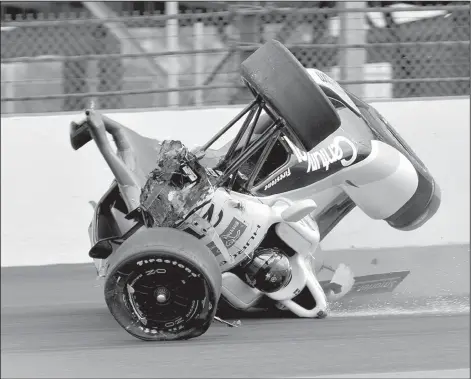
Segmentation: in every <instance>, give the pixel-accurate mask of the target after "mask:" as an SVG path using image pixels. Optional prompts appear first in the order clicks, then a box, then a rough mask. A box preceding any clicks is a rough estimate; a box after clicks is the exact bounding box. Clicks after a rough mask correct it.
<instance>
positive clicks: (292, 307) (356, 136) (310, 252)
mask: <svg viewBox="0 0 471 379" xmlns="http://www.w3.org/2000/svg"><path fill="white" fill-rule="evenodd" d="M241 75H242V79H243V81H244V83H245V84H246V85H247V87H248V88H249V89H250V91H251V92H252V93H253V95H254V100H253V101H252V102H251V103H250V104H249V105H248V106H247V107H245V108H244V109H243V110H242V111H241V112H240V113H239V114H238V115H237V116H236V117H235V118H234V119H233V120H232V121H231V122H229V124H227V125H226V126H225V127H224V128H222V129H221V130H220V132H218V133H217V134H216V135H215V136H214V137H213V138H211V140H210V141H208V142H207V143H206V144H205V145H204V146H201V147H199V148H197V149H194V150H193V151H190V150H189V149H188V148H187V147H186V146H184V145H183V144H182V143H181V142H179V141H158V140H155V139H150V138H146V137H143V136H140V135H139V134H137V133H135V132H134V131H132V130H130V129H128V128H126V127H125V126H123V125H120V124H119V123H117V122H116V121H114V120H112V119H110V118H108V117H106V116H103V115H101V114H99V113H98V112H97V111H95V110H93V109H88V110H86V111H85V117H84V119H83V120H82V121H81V122H78V123H75V122H73V123H72V124H71V131H70V139H71V144H72V147H73V148H74V149H76V150H77V149H79V148H81V147H82V146H84V145H85V144H86V143H88V142H89V141H91V140H94V141H95V143H96V145H97V147H98V149H99V150H100V152H101V154H102V155H103V157H104V159H105V160H106V162H107V164H108V166H109V168H110V169H111V171H112V173H113V175H114V177H115V180H114V181H113V183H112V185H111V187H110V188H109V189H108V191H106V193H105V194H104V195H103V196H102V198H101V200H100V201H99V202H98V204H97V205H96V207H95V211H94V217H93V219H92V222H91V224H90V227H89V237H90V241H91V245H92V248H91V250H90V252H89V255H90V257H91V258H93V259H94V262H95V265H96V268H97V271H98V275H99V276H100V277H103V278H104V280H105V282H104V295H105V299H106V303H107V305H108V308H109V310H110V312H111V314H112V315H113V316H114V317H115V319H116V321H117V322H118V323H119V324H120V325H121V326H122V327H123V328H124V330H126V331H127V332H129V333H130V334H131V335H133V336H135V337H137V338H140V339H143V340H151V341H162V340H178V339H189V338H194V337H197V336H200V335H202V334H203V333H205V332H206V331H207V330H208V328H209V326H210V325H211V323H212V321H213V320H214V319H215V317H216V312H217V311H218V309H221V308H222V307H231V308H234V309H237V310H242V311H251V310H254V309H269V308H271V309H274V310H277V311H279V312H290V313H291V314H294V315H296V316H299V317H309V318H324V317H326V315H327V313H328V303H329V301H331V300H334V299H337V298H339V297H341V296H343V295H344V294H345V293H348V291H349V290H350V289H351V288H352V286H353V284H354V283H353V276H352V275H351V272H349V271H348V268H345V267H339V269H338V270H337V271H336V273H335V274H334V278H333V279H332V281H331V282H330V283H328V284H327V285H323V286H321V285H320V283H319V281H318V279H317V278H316V271H315V269H314V264H313V260H314V257H315V253H316V249H317V248H318V247H319V243H320V241H322V239H323V238H324V237H325V236H326V235H327V234H328V233H329V232H330V231H331V230H332V229H333V228H334V227H335V226H336V225H337V224H338V222H339V221H340V220H341V219H342V218H343V217H345V216H346V215H347V214H348V213H349V212H350V211H351V210H352V209H353V208H354V207H356V206H358V207H359V208H360V209H361V210H362V211H363V212H364V213H366V214H367V215H368V216H369V217H371V218H372V219H375V220H383V221H384V222H387V223H388V224H389V225H390V226H391V227H393V228H396V229H400V230H413V229H416V228H418V227H420V226H421V225H423V224H424V223H425V222H426V221H427V220H429V219H430V218H431V217H432V216H433V214H434V213H435V212H436V211H437V209H438V207H439V204H440V191H439V187H438V186H437V184H436V183H435V181H434V179H433V177H432V176H431V175H430V173H429V172H428V170H427V169H426V167H425V165H424V164H423V163H422V161H421V160H420V159H419V158H418V157H417V155H416V154H415V153H414V152H413V151H412V149H411V148H410V147H409V146H408V145H407V144H406V143H405V141H404V140H403V139H402V138H401V137H400V136H399V135H398V133H397V132H396V131H395V130H394V129H393V127H392V126H391V125H390V124H389V123H388V122H387V121H386V120H385V119H384V118H383V117H382V116H381V115H380V114H379V113H378V112H377V111H376V110H375V109H374V108H373V107H371V106H370V105H368V104H366V103H365V102H363V101H361V100H360V99H358V98H357V97H355V96H354V95H352V94H350V93H348V92H347V91H345V90H344V89H343V88H342V87H341V86H340V85H339V84H338V83H337V82H335V81H334V80H333V79H331V78H330V77H329V76H327V75H326V74H324V73H323V72H321V71H319V70H306V69H305V68H304V67H303V66H302V65H301V64H300V63H299V62H298V61H297V60H296V58H295V57H294V56H293V55H292V54H291V53H290V52H289V50H288V49H286V48H285V47H284V46H283V45H282V44H281V43H279V42H277V41H269V42H267V43H266V44H264V45H263V46H261V47H260V48H259V49H258V50H257V51H255V52H254V53H253V54H252V55H251V56H250V57H249V58H248V59H247V60H245V61H244V62H243V63H242V65H241ZM244 117H245V118H244ZM238 123H239V124H238ZM236 124H238V125H240V124H241V125H240V127H239V130H238V132H237V135H236V137H235V138H234V139H232V140H231V141H230V142H229V143H228V144H226V145H225V146H224V147H222V148H220V149H217V150H216V149H213V150H212V149H210V148H211V146H212V145H213V144H214V143H215V142H216V141H217V140H218V139H219V138H221V136H223V135H224V134H225V133H226V132H227V131H228V130H229V129H230V128H232V127H234V126H235V125H236ZM107 133H109V134H111V135H112V137H113V138H114V142H115V145H116V149H113V148H112V145H111V144H110V142H109V141H108V136H107ZM335 278H340V280H335Z"/></svg>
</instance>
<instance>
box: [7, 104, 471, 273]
mask: <svg viewBox="0 0 471 379" xmlns="http://www.w3.org/2000/svg"><path fill="white" fill-rule="evenodd" d="M376 106H377V108H378V110H379V111H380V112H381V113H383V114H384V116H385V117H386V118H388V119H389V120H390V121H391V123H392V124H393V125H394V126H395V127H396V129H397V130H398V131H399V132H400V133H401V135H403V137H404V138H405V139H406V141H407V142H408V143H409V144H410V145H411V146H412V148H413V149H415V150H416V152H417V153H418V155H419V156H420V157H421V158H422V160H423V161H424V162H425V164H426V165H427V166H428V167H429V169H430V171H431V172H432V174H433V175H434V176H435V178H436V179H437V181H438V182H439V184H440V186H441V189H442V206H441V208H440V210H439V211H438V213H437V214H436V215H435V217H434V218H433V219H432V220H431V221H430V222H429V223H428V224H426V225H425V226H424V227H423V228H421V229H419V230H417V231H412V232H399V231H396V230H393V229H392V228H390V227H388V226H387V225H386V224H385V223H384V222H378V221H373V220H370V219H368V218H367V217H366V216H364V215H363V214H362V213H361V212H360V211H358V210H355V211H354V212H352V214H351V215H349V216H348V217H347V218H346V219H345V220H344V221H343V222H342V223H341V224H340V225H339V226H338V227H337V229H335V230H334V231H333V232H332V234H331V235H329V236H328V237H327V239H326V240H325V242H324V245H323V247H324V248H325V249H341V248H348V247H350V246H356V247H383V246H408V245H434V244H447V243H463V242H468V243H469V234H468V233H469V100H467V99H455V100H430V101H422V100H418V101H408V102H404V101H400V102H396V103H394V102H379V103H377V104H376ZM238 111H239V109H238V108H227V109H206V110H185V111H158V112H139V113H134V114H133V113H116V114H112V115H109V116H111V117H113V118H115V119H116V120H118V121H119V122H122V123H124V124H126V125H128V126H129V127H131V128H133V129H134V130H136V131H138V132H139V133H141V134H143V135H146V136H151V137H155V138H159V139H165V138H170V137H172V138H173V139H180V140H182V141H183V142H184V143H186V144H188V145H190V146H192V145H197V144H202V143H204V142H205V141H206V140H207V139H208V137H209V136H210V135H212V134H214V133H215V132H216V131H217V130H218V129H219V128H221V127H222V126H223V125H224V124H225V123H226V122H228V121H229V120H230V119H231V118H232V117H233V116H234V115H235V114H237V113H238ZM74 118H77V117H76V116H75V115H70V114H65V115H46V116H38V117H34V116H32V117H5V118H3V117H2V126H1V133H2V160H1V168H2V172H1V191H2V207H1V208H2V209H1V216H2V234H1V237H2V239H1V245H2V266H12V265H23V264H30V265H35V264H50V263H79V262H88V261H89V258H88V255H87V253H88V250H89V245H88V237H87V227H88V224H89V222H90V219H91V215H92V208H91V206H89V205H88V204H87V203H88V201H90V200H95V201H96V200H98V198H99V197H100V195H101V194H102V193H103V191H105V189H106V188H107V187H108V186H109V184H110V182H111V179H112V177H111V173H110V172H109V170H108V169H107V167H106V165H105V163H104V161H103V159H102V158H101V157H100V156H99V154H98V151H97V149H96V147H95V146H94V145H93V144H89V145H88V146H85V147H84V148H82V149H81V150H79V151H77V152H76V151H73V150H72V148H71V147H70V144H69V136H68V126H69V123H70V120H72V119H74Z"/></svg>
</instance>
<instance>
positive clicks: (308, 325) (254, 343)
mask: <svg viewBox="0 0 471 379" xmlns="http://www.w3.org/2000/svg"><path fill="white" fill-rule="evenodd" d="M1 274H2V277H1V282H2V288H1V295H2V298H1V301H2V311H1V316H2V319H1V326H2V334H1V358H2V362H1V375H2V377H36V378H39V377H47V378H55V377H62V378H65V377H75V378H77V377H95V378H96V377H113V378H117V377H141V378H143V377H153V378H156V377H166V378H170V377H206V378H209V377H219V378H221V377H223V378H225V377H259V378H260V377H324V376H326V377H337V376H340V375H344V377H380V376H381V375H382V377H455V378H457V377H468V378H469V313H467V312H463V313H459V312H458V313H453V312H449V313H436V314H421V313H418V314H414V313H413V312H411V314H397V315H394V316H391V315H382V314H377V315H374V313H373V314H370V315H364V316H360V315H357V316H352V315H348V316H345V315H343V314H342V313H337V314H334V315H333V317H330V318H327V319H325V320H301V319H242V327H240V328H228V327H226V326H224V325H222V324H219V323H214V324H213V325H212V326H211V328H210V329H209V331H208V332H207V333H206V334H205V335H203V336H202V337H199V338H197V339H193V340H190V341H185V342H173V343H149V342H142V341H139V340H136V339H134V338H133V337H131V336H130V335H129V334H127V333H126V332H124V331H123V330H122V329H121V328H120V327H119V326H118V324H117V323H116V322H115V321H114V319H113V318H112V316H111V315H110V314H109V312H108V309H107V308H106V305H105V303H104V300H103V292H102V288H101V287H99V286H98V282H97V281H95V273H94V270H93V268H92V267H91V266H90V265H60V266H55V267H54V266H50V267H36V268H33V267H23V268H2V271H1ZM467 301H468V302H469V299H468V300H467ZM468 310H469V308H468ZM448 370H449V371H448ZM381 373H386V374H381ZM354 374H356V376H354ZM359 374H361V375H359Z"/></svg>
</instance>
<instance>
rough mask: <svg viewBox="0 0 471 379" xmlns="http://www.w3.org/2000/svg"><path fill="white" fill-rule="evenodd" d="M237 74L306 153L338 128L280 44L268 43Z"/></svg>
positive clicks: (334, 114)
mask: <svg viewBox="0 0 471 379" xmlns="http://www.w3.org/2000/svg"><path fill="white" fill-rule="evenodd" d="M241 75H242V78H243V80H244V81H245V82H246V84H247V85H248V87H249V89H250V90H251V91H252V92H253V93H254V95H259V96H261V97H262V98H263V100H264V101H265V102H266V103H267V105H268V107H269V108H271V110H272V111H274V112H275V113H276V114H277V116H278V117H281V118H283V119H284V120H285V121H286V123H287V124H288V127H289V129H290V131H291V132H292V133H293V134H294V137H296V138H297V139H298V141H299V143H301V145H302V146H301V147H303V148H304V149H305V150H306V151H310V150H312V149H313V148H314V147H316V146H317V145H318V144H319V143H320V142H321V141H323V140H324V139H325V138H327V137H328V136H329V135H331V134H332V133H333V132H335V131H336V130H337V129H338V128H339V127H340V118H339V115H338V114H337V112H336V110H335V108H334V106H333V105H332V103H331V102H330V101H329V99H328V98H327V96H326V95H325V94H324V92H323V91H322V89H321V88H320V87H319V85H318V84H317V83H316V82H314V80H313V79H312V78H311V77H310V75H309V74H308V72H307V71H306V69H305V68H304V67H303V66H302V65H301V63H300V62H299V61H298V60H297V59H296V57H295V56H294V55H293V54H292V53H291V52H290V51H289V50H288V49H287V48H286V47H285V46H283V45H282V44H281V43H280V42H278V41H276V40H271V41H269V42H267V43H265V44H264V45H263V46H261V47H260V48H259V49H258V50H256V51H255V52H254V53H253V54H252V55H250V56H249V57H248V58H247V59H246V60H245V61H244V62H242V64H241Z"/></svg>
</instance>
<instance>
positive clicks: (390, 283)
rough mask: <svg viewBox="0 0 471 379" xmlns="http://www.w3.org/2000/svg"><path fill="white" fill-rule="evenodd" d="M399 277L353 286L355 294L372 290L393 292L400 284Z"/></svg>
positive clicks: (400, 279)
mask: <svg viewBox="0 0 471 379" xmlns="http://www.w3.org/2000/svg"><path fill="white" fill-rule="evenodd" d="M401 281H402V278H401V277H397V278H390V279H388V280H371V281H369V282H364V283H360V284H358V285H357V286H355V287H356V288H355V292H364V291H372V290H381V289H384V290H391V291H392V290H393V289H394V288H395V287H396V286H397V285H398V284H399V283H400V282H401Z"/></svg>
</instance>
